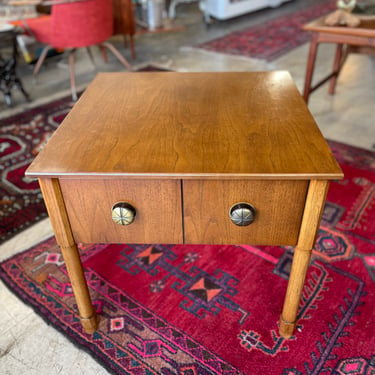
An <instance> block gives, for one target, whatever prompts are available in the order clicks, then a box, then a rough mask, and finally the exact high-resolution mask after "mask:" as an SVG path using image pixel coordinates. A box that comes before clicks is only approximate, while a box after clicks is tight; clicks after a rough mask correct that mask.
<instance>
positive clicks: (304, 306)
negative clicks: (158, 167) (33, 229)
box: [0, 142, 375, 375]
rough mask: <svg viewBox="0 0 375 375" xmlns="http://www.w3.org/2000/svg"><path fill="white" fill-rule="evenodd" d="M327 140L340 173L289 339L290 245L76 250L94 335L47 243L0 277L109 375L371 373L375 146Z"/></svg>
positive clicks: (1, 270)
mask: <svg viewBox="0 0 375 375" xmlns="http://www.w3.org/2000/svg"><path fill="white" fill-rule="evenodd" d="M330 146H331V148H332V150H333V152H334V154H335V156H336V158H337V159H338V161H339V163H340V165H341V167H342V169H343V171H344V173H345V178H344V180H342V181H339V182H333V183H332V184H331V189H330V191H329V195H328V199H327V204H326V207H325V211H324V215H323V219H322V224H321V227H320V231H319V235H318V239H317V242H316V246H315V249H314V253H313V259H312V263H311V266H310V269H309V272H308V276H307V279H306V283H305V287H304V291H303V298H302V302H301V305H300V310H299V325H298V328H297V331H296V334H295V336H293V337H292V338H291V339H290V340H285V339H283V338H281V337H279V336H278V331H277V321H278V318H279V314H280V311H281V307H282V302H283V299H284V294H285V290H286V286H287V279H288V276H289V270H290V264H291V259H292V249H291V248H289V247H252V246H248V245H240V246H238V245H233V246H212V245H211V246H203V245H202V246H197V245H190V246H189V245H165V244H154V245H146V244H140V245H131V244H127V245H125V244H124V245H115V244H113V245H90V246H81V249H82V252H81V257H82V261H83V264H84V269H85V273H86V277H87V280H88V284H89V288H90V293H91V296H92V298H93V301H94V304H95V307H96V310H97V312H98V313H99V314H100V324H99V329H98V331H97V332H95V333H94V334H92V335H89V334H86V333H84V332H82V329H81V325H80V322H79V319H78V315H77V310H76V305H75V300H74V297H73V295H72V290H71V286H70V284H69V282H68V278H67V273H66V269H65V266H64V262H63V260H62V258H61V255H60V252H59V248H58V246H57V245H56V243H55V240H54V238H51V239H49V240H47V241H45V242H43V243H40V244H38V245H36V246H35V247H33V248H31V249H29V250H27V251H25V252H23V253H21V254H17V255H15V256H14V257H12V258H11V259H9V260H6V261H4V262H2V263H1V265H0V277H1V278H2V280H3V281H4V282H5V283H6V284H7V285H8V287H9V288H10V289H11V290H12V291H13V292H14V293H15V294H17V295H18V296H19V297H20V298H21V299H22V300H23V301H24V302H25V303H27V304H29V305H30V306H32V307H33V308H34V309H35V311H36V312H38V313H39V314H40V315H41V316H42V317H43V318H44V319H45V320H46V321H47V322H48V323H49V324H52V325H53V326H54V327H55V328H56V329H58V330H60V331H61V332H62V333H63V334H64V335H66V336H67V337H69V338H70V340H71V341H72V342H73V343H75V344H76V345H78V346H79V347H81V348H82V349H85V350H87V351H88V352H89V353H91V355H92V356H93V357H94V358H95V359H96V360H98V361H99V362H101V363H102V364H103V366H105V367H106V368H107V369H108V370H109V371H111V372H113V373H117V374H165V375H172V374H200V375H205V374H267V375H272V374H278V375H301V374H320V373H330V374H334V375H339V374H363V375H367V374H372V373H374V372H375V356H374V348H375V336H374V334H373V329H372V328H371V327H372V325H373V318H374V304H373V303H374V299H375V288H374V281H375V237H374V233H375V210H374V204H375V153H374V152H371V151H365V150H361V149H358V148H353V147H350V146H346V145H343V144H339V143H335V142H330Z"/></svg>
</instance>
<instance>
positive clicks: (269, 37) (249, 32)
mask: <svg viewBox="0 0 375 375" xmlns="http://www.w3.org/2000/svg"><path fill="white" fill-rule="evenodd" d="M334 9H336V2H335V1H331V0H330V1H326V2H324V3H321V4H315V5H312V6H309V7H307V8H305V9H302V10H298V11H295V12H293V13H289V14H287V15H285V16H281V17H277V18H274V19H271V20H270V21H267V22H263V23H262V24H260V25H257V26H252V27H249V28H246V29H244V30H240V31H235V32H232V33H230V34H228V35H226V36H224V37H221V38H218V39H214V40H212V41H209V42H206V43H201V44H199V45H197V46H196V47H197V48H203V49H205V50H209V51H213V52H221V53H228V54H231V55H240V56H247V57H252V58H257V59H262V60H266V61H272V60H275V59H277V58H278V57H280V56H282V55H284V54H286V53H288V52H290V51H291V50H293V49H294V48H296V47H299V46H300V45H302V44H304V43H306V42H308V41H309V40H310V33H308V32H306V31H303V30H301V26H302V25H304V24H305V23H307V22H309V21H312V20H313V19H315V18H318V17H320V16H322V15H324V14H327V13H329V12H331V11H332V10H334Z"/></svg>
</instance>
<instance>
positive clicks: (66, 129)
mask: <svg viewBox="0 0 375 375" xmlns="http://www.w3.org/2000/svg"><path fill="white" fill-rule="evenodd" d="M26 174H27V175H28V176H31V177H37V178H38V179H39V183H40V186H41V190H42V193H43V196H44V200H45V202H46V206H47V210H48V213H49V216H50V219H51V223H52V226H53V229H54V232H55V236H56V240H57V242H58V244H59V245H60V247H61V250H62V253H63V256H64V259H65V262H66V264H67V269H68V271H69V277H70V280H71V283H72V287H73V291H74V295H75V298H76V301H77V305H78V309H79V313H80V318H81V323H82V325H83V328H84V329H85V331H86V332H89V333H90V332H93V331H95V330H96V328H97V326H98V320H97V317H96V314H95V311H94V309H93V306H92V303H91V298H90V294H89V290H88V287H87V284H86V280H85V277H84V272H83V269H82V265H81V262H80V256H79V251H78V248H77V245H76V244H77V243H92V242H99V243H184V244H239V243H249V244H258V245H261V244H264V245H291V246H295V252H294V256H293V264H292V269H291V273H290V277H289V282H288V289H287V291H286V297H285V302H284V307H283V310H282V314H281V317H280V329H279V332H280V335H281V336H283V337H285V338H288V337H291V336H292V335H293V332H294V329H295V327H296V319H297V312H298V306H299V301H300V297H301V293H302V290H303V285H304V280H305V276H306V272H307V269H308V265H309V260H310V256H311V251H312V247H313V246H314V243H315V237H316V234H317V231H318V228H319V223H320V218H321V215H322V213H323V208H324V203H325V198H326V194H327V190H328V185H329V181H330V180H333V179H340V178H342V176H343V175H342V171H341V169H340V167H339V165H338V164H337V162H336V160H335V158H334V157H333V155H332V153H331V151H330V149H329V147H328V145H327V143H326V141H325V140H324V138H323V136H322V134H321V132H320V131H319V128H318V126H317V125H316V123H315V121H314V119H313V118H312V116H311V114H310V112H309V110H308V109H307V107H306V104H305V102H304V100H303V99H302V97H301V95H300V93H299V92H298V90H297V88H296V86H295V85H294V83H293V81H292V79H291V77H290V75H289V73H287V72H278V71H275V72H264V73H263V72H261V73H258V72H257V73H173V72H158V73H101V74H99V75H98V76H97V77H96V78H95V80H94V81H93V82H92V84H90V86H89V87H88V88H87V90H86V91H85V93H84V94H83V95H82V97H81V98H80V99H79V101H78V102H77V103H76V104H75V106H74V107H73V109H72V110H71V112H70V113H69V114H68V116H67V117H66V118H65V119H64V121H63V123H62V124H61V125H60V126H59V127H58V129H57V130H56V132H55V133H54V135H53V136H52V137H51V139H50V140H49V141H48V143H47V145H46V146H45V147H44V149H43V150H42V151H41V152H40V154H39V155H38V156H37V157H36V159H35V160H34V162H33V163H32V164H31V166H30V167H29V168H28V170H27V172H26ZM312 324H313V323H312Z"/></svg>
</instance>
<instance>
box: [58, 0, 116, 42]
mask: <svg viewBox="0 0 375 375" xmlns="http://www.w3.org/2000/svg"><path fill="white" fill-rule="evenodd" d="M112 7H113V4H112V1H111V0H78V1H74V2H67V3H62V4H54V5H52V10H51V18H52V25H51V27H52V30H51V31H52V33H53V38H52V39H53V41H54V42H53V43H52V44H53V45H54V46H55V47H61V48H67V47H71V48H79V47H86V46H90V45H94V44H99V43H101V42H104V41H105V40H107V39H108V38H109V37H110V36H111V35H112V34H113V8H112Z"/></svg>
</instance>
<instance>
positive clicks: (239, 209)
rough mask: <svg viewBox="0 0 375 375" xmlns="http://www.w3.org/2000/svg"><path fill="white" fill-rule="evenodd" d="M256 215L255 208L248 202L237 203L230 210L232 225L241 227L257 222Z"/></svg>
mask: <svg viewBox="0 0 375 375" xmlns="http://www.w3.org/2000/svg"><path fill="white" fill-rule="evenodd" d="M255 214H256V210H255V207H254V206H252V205H251V204H250V203H246V202H240V203H236V204H234V205H233V206H232V207H231V208H230V210H229V217H230V219H231V221H232V223H233V224H235V225H238V226H240V227H245V226H247V225H250V224H251V223H252V222H253V221H254V220H255Z"/></svg>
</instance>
